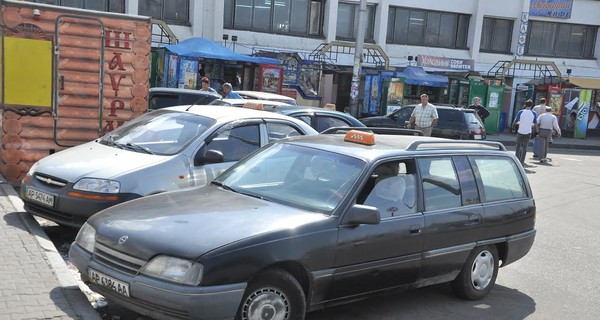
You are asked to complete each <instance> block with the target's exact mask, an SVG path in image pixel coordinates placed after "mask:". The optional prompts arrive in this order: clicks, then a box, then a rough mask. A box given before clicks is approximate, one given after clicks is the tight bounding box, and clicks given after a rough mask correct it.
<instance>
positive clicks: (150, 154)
mask: <svg viewBox="0 0 600 320" xmlns="http://www.w3.org/2000/svg"><path fill="white" fill-rule="evenodd" d="M313 134H317V132H316V131H315V130H314V129H313V128H311V127H310V126H309V125H308V124H306V123H305V122H303V121H300V120H297V119H294V118H291V117H288V116H284V115H280V114H277V113H273V112H266V111H258V110H251V109H246V108H231V107H221V106H198V105H194V106H178V107H170V108H164V109H160V110H156V111H153V112H150V113H147V114H144V115H142V116H140V117H138V118H136V119H134V120H132V121H130V122H128V123H127V124H125V125H124V126H122V127H120V128H117V129H116V130H114V131H112V132H110V133H108V134H107V135H105V136H103V137H101V138H98V139H96V140H94V141H91V142H88V143H85V144H82V145H79V146H76V147H73V148H69V149H66V150H63V151H60V152H57V153H55V154H52V155H49V156H47V157H45V158H43V159H41V160H40V161H38V162H37V163H35V164H34V165H33V166H32V167H31V170H29V172H28V174H27V176H26V177H25V178H24V179H23V181H22V183H21V191H20V192H21V198H22V199H23V201H24V203H25V210H26V211H27V212H30V213H31V214H34V215H37V216H40V217H43V218H46V219H49V220H52V221H54V222H56V223H58V224H61V225H67V226H72V227H79V226H81V225H82V224H83V223H84V222H85V221H86V220H87V218H89V217H90V216H91V215H93V214H94V213H96V212H98V211H100V210H102V209H105V208H108V207H110V206H113V205H115V204H118V203H121V202H125V201H127V200H130V199H134V198H139V197H143V196H146V195H151V194H157V193H161V192H165V191H170V190H176V189H181V188H186V187H191V186H201V185H205V184H207V183H208V182H210V181H211V180H212V179H213V178H215V177H216V176H217V175H218V174H220V173H221V172H222V171H224V170H225V169H226V168H228V167H229V166H231V165H232V164H233V163H235V162H236V161H238V160H240V159H241V158H243V157H245V156H246V155H248V154H250V153H252V152H253V151H255V150H257V149H258V148H260V147H262V146H264V145H266V144H268V143H269V142H272V141H274V140H278V139H282V138H287V137H291V136H299V135H313Z"/></svg>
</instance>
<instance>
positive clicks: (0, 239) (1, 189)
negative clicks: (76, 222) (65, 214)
mask: <svg viewBox="0 0 600 320" xmlns="http://www.w3.org/2000/svg"><path fill="white" fill-rule="evenodd" d="M0 216H2V221H1V222H0V247H1V248H2V250H1V251H0V319H2V320H5V319H6V320H23V319H60V320H66V319H85V320H88V319H90V320H99V319H100V317H99V316H98V313H97V312H96V311H95V310H94V309H93V308H92V306H91V304H90V302H89V301H88V300H87V298H86V297H85V295H84V294H83V293H82V292H81V290H80V289H79V286H78V284H77V281H76V280H77V279H75V276H74V275H73V272H71V271H70V270H69V269H68V268H67V265H66V264H65V261H64V260H63V258H62V257H61V256H60V254H59V253H58V251H57V250H56V248H55V247H54V244H53V243H52V242H51V241H50V239H48V236H47V235H46V233H45V232H44V231H43V230H42V228H41V227H40V226H39V224H38V222H37V221H36V220H35V219H34V218H33V217H32V216H31V215H30V214H28V213H25V212H24V210H23V202H22V201H21V199H19V196H18V195H17V193H16V192H15V190H14V188H13V187H12V186H11V185H9V184H7V183H6V182H5V179H4V177H2V176H1V175H0Z"/></svg>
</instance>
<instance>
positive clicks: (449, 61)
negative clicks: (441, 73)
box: [417, 54, 475, 71]
mask: <svg viewBox="0 0 600 320" xmlns="http://www.w3.org/2000/svg"><path fill="white" fill-rule="evenodd" d="M474 65H475V62H474V61H473V60H471V59H456V58H446V57H436V56H426V55H421V54H420V55H419V56H418V59H417V66H419V67H428V68H438V69H448V70H466V71H472V70H473V67H474Z"/></svg>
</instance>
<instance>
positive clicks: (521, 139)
mask: <svg viewBox="0 0 600 320" xmlns="http://www.w3.org/2000/svg"><path fill="white" fill-rule="evenodd" d="M531 107H533V101H531V99H529V100H527V101H525V109H521V110H519V113H517V117H516V118H515V121H514V123H515V124H517V125H519V129H518V130H517V141H516V146H515V148H516V149H515V155H516V156H517V158H518V159H519V161H521V164H522V165H523V167H528V165H526V164H525V155H526V154H527V146H528V145H529V139H530V138H531V131H532V128H533V126H534V125H535V124H536V121H537V115H536V114H535V112H533V111H532V110H531Z"/></svg>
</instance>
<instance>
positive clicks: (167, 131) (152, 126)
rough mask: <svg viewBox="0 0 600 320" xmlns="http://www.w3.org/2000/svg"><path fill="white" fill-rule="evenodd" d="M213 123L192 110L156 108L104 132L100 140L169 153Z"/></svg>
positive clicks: (183, 146)
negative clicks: (180, 110)
mask: <svg viewBox="0 0 600 320" xmlns="http://www.w3.org/2000/svg"><path fill="white" fill-rule="evenodd" d="M214 123H215V121H214V120H212V119H209V118H206V117H202V116H199V115H195V114H192V113H186V112H174V111H165V110H157V111H153V112H151V113H148V114H145V115H142V116H140V117H138V118H136V119H135V120H132V121H130V122H129V123H127V124H126V125H124V126H122V127H119V128H117V129H116V130H114V131H112V132H110V133H108V134H106V135H105V136H103V137H102V138H101V139H100V143H101V144H104V145H108V146H112V147H114V148H120V149H125V150H130V151H133V152H140V153H148V154H158V155H173V154H176V153H179V152H180V151H181V150H182V149H183V148H185V147H186V146H187V145H188V144H190V143H191V142H192V141H194V140H195V139H196V137H198V136H199V135H201V134H202V133H203V132H205V131H206V130H207V129H208V128H210V127H211V126H212V125H213V124H214Z"/></svg>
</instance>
